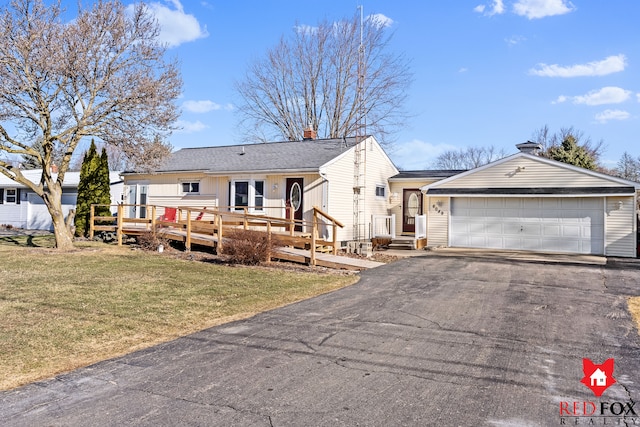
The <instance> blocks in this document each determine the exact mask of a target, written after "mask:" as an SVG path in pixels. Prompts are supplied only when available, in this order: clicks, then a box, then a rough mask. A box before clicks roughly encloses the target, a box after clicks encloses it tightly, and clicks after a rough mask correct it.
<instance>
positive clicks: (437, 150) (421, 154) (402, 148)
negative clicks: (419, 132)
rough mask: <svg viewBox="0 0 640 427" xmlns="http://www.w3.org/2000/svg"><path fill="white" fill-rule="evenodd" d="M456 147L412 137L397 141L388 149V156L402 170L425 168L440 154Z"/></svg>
mask: <svg viewBox="0 0 640 427" xmlns="http://www.w3.org/2000/svg"><path fill="white" fill-rule="evenodd" d="M455 149H457V147H455V146H453V145H449V144H432V143H430V142H425V141H420V140H419V139H414V140H411V141H407V142H402V143H400V142H398V143H396V144H395V145H394V146H393V148H392V149H391V150H390V157H391V159H392V160H393V162H394V163H395V165H396V166H397V167H399V168H401V169H404V170H421V169H426V168H428V167H429V165H430V164H431V163H432V162H433V161H434V160H435V159H436V157H438V156H439V155H440V154H442V153H444V152H445V151H448V150H455Z"/></svg>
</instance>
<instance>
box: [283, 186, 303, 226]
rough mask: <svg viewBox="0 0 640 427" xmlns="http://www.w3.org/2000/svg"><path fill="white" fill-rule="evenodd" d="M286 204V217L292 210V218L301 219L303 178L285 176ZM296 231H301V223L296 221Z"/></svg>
mask: <svg viewBox="0 0 640 427" xmlns="http://www.w3.org/2000/svg"><path fill="white" fill-rule="evenodd" d="M286 192H287V194H286V196H285V197H286V204H285V206H286V207H287V208H289V207H291V209H287V218H289V215H290V212H291V211H293V219H295V220H297V221H302V214H303V203H302V202H303V195H304V179H303V178H287V186H286ZM295 230H296V231H302V224H300V223H297V224H296V227H295Z"/></svg>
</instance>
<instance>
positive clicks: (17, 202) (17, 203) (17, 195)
mask: <svg viewBox="0 0 640 427" xmlns="http://www.w3.org/2000/svg"><path fill="white" fill-rule="evenodd" d="M20 196H21V194H20V189H19V188H18V189H17V190H16V205H19V204H20V198H21V197H20Z"/></svg>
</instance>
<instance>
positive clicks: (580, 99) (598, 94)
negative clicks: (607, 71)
mask: <svg viewBox="0 0 640 427" xmlns="http://www.w3.org/2000/svg"><path fill="white" fill-rule="evenodd" d="M630 97H631V91H630V90H625V89H622V88H620V87H615V86H607V87H603V88H602V89H598V90H592V91H590V92H588V93H587V94H585V95H579V96H565V95H561V96H559V97H558V99H557V100H556V101H555V102H554V104H558V103H562V102H565V101H569V100H571V101H572V102H573V103H574V104H585V105H604V104H620V103H622V102H625V101H626V100H628V99H629V98H630Z"/></svg>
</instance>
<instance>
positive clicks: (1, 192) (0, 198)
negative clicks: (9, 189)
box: [0, 188, 4, 205]
mask: <svg viewBox="0 0 640 427" xmlns="http://www.w3.org/2000/svg"><path fill="white" fill-rule="evenodd" d="M3 203H4V188H0V205H1V204H3Z"/></svg>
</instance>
